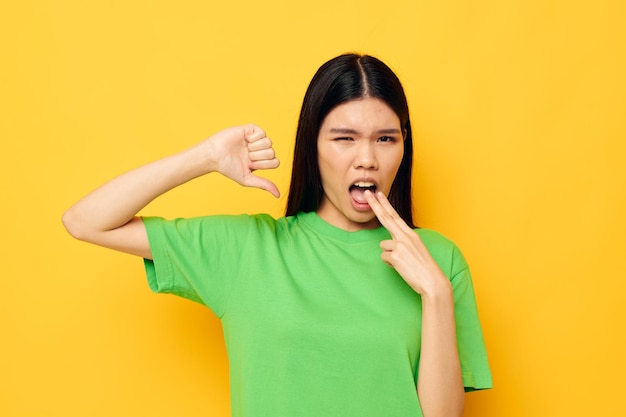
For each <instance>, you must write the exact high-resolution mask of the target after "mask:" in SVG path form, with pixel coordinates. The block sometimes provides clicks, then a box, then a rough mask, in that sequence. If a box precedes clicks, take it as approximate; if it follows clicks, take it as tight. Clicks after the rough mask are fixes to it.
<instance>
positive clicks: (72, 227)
mask: <svg viewBox="0 0 626 417" xmlns="http://www.w3.org/2000/svg"><path fill="white" fill-rule="evenodd" d="M206 161H207V158H206V152H204V150H203V149H202V148H201V147H200V146H196V147H194V148H191V149H188V150H185V151H183V152H180V153H178V154H175V155H172V156H169V157H166V158H164V159H161V160H158V161H155V162H152V163H150V164H148V165H145V166H142V167H140V168H136V169H134V170H132V171H130V172H127V173H126V174H123V175H121V176H119V177H117V178H115V179H113V180H111V181H109V182H107V183H105V184H104V185H102V186H101V187H99V188H97V189H96V190H94V191H93V192H91V193H90V194H88V195H87V196H85V197H84V198H82V199H81V200H80V201H78V202H77V203H76V204H74V205H73V206H72V207H71V208H70V209H69V210H67V212H66V213H65V214H64V216H63V223H64V225H65V227H66V228H67V230H68V231H69V232H70V233H71V234H72V235H73V236H75V237H77V238H79V239H82V240H87V241H94V240H97V235H98V234H99V233H103V232H107V231H110V230H113V229H116V228H119V227H121V226H123V225H125V224H127V223H128V222H129V221H131V220H132V219H133V217H134V216H135V215H136V214H137V213H138V212H139V211H140V210H141V209H142V208H143V207H145V206H146V205H147V204H148V203H150V202H151V201H152V200H154V199H155V198H156V197H158V196H159V195H161V194H163V193H165V192H167V191H169V190H171V189H172V188H174V187H176V186H178V185H181V184H183V183H185V182H187V181H189V180H191V179H193V178H195V177H198V176H200V175H202V174H204V173H207V172H209V171H210V170H211V167H210V166H208V165H207V162H206ZM94 243H98V242H97V241H95V242H94Z"/></svg>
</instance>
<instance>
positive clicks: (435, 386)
mask: <svg viewBox="0 0 626 417" xmlns="http://www.w3.org/2000/svg"><path fill="white" fill-rule="evenodd" d="M365 195H366V197H367V201H368V203H369V205H370V207H371V208H372V210H374V213H376V216H377V217H378V220H379V221H380V223H381V224H382V225H383V226H385V228H386V229H387V230H388V231H389V233H390V234H391V236H392V239H393V240H385V241H382V242H381V248H382V249H383V253H382V254H381V258H382V260H383V261H384V262H385V263H387V264H388V265H390V266H392V267H393V268H394V269H395V270H396V271H397V272H398V273H399V274H400V275H401V276H402V278H404V280H405V281H406V282H407V284H409V285H410V286H411V288H413V289H414V290H415V291H416V292H417V293H419V294H420V295H421V296H422V348H421V354H420V365H419V371H418V382H417V395H418V397H419V400H420V403H421V406H422V411H423V413H424V417H459V416H461V415H462V414H463V408H464V405H465V397H464V388H463V380H462V377H461V365H460V361H459V353H458V349H457V341H456V323H455V319H454V297H453V294H452V285H451V284H450V281H449V280H448V278H446V276H445V275H444V274H443V272H442V271H441V269H440V268H439V266H438V265H437V263H436V262H435V261H434V260H433V259H432V257H431V256H430V253H429V252H428V249H427V248H426V247H425V246H424V243H423V242H422V240H421V239H420V237H419V236H418V235H417V234H416V233H415V232H414V231H413V230H412V229H411V228H410V227H409V226H408V225H407V224H406V223H405V222H404V220H402V218H400V216H399V215H398V214H397V213H396V211H395V210H394V208H393V207H392V206H391V204H389V202H388V201H387V199H386V198H385V196H384V195H382V194H381V193H376V194H373V193H371V192H369V191H366V192H365Z"/></svg>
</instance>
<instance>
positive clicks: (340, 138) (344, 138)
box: [334, 137, 352, 140]
mask: <svg viewBox="0 0 626 417" xmlns="http://www.w3.org/2000/svg"><path fill="white" fill-rule="evenodd" d="M334 140H352V138H349V137H339V138H335V139H334Z"/></svg>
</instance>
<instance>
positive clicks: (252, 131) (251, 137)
mask: <svg viewBox="0 0 626 417" xmlns="http://www.w3.org/2000/svg"><path fill="white" fill-rule="evenodd" d="M244 136H245V138H246V141H247V142H248V143H254V142H257V141H259V140H261V139H263V138H265V137H267V136H266V134H265V131H264V130H263V129H261V128H260V127H259V126H257V125H253V124H249V125H246V126H244Z"/></svg>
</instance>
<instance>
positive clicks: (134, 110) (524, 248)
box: [0, 0, 626, 417]
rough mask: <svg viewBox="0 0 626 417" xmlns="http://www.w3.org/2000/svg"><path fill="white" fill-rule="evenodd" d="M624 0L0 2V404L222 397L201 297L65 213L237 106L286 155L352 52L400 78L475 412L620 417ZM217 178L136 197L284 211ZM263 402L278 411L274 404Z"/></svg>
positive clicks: (124, 408) (422, 213) (168, 409)
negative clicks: (458, 313) (485, 354)
mask: <svg viewBox="0 0 626 417" xmlns="http://www.w3.org/2000/svg"><path fill="white" fill-rule="evenodd" d="M624 11H625V10H624V6H623V2H621V1H619V0H614V1H609V0H599V1H555V0H548V1H545V0H526V1H523V0H512V1H502V0H466V1H462V0H458V1H452V0H440V1H401V0H389V1H378V0H376V1H374V0H370V1H363V0H353V1H341V0H319V1H316V2H295V1H266V2H259V1H251V0H247V1H239V2H237V1H233V2H219V3H218V2H212V1H199V0H197V1H185V0H181V1H177V2H172V1H148V0H140V1H128V0H126V1H122V0H112V1H106V2H104V1H97V2H90V1H78V0H74V1H69V0H57V1H52V0H51V1H43V0H40V1H19V2H18V1H15V2H8V1H6V2H3V4H2V6H0V36H1V39H2V41H1V44H0V52H1V59H2V62H1V63H0V64H1V65H0V72H1V84H0V100H1V108H0V137H1V138H2V147H1V148H0V169H1V170H2V172H1V176H0V193H1V196H2V197H1V198H2V204H1V210H2V220H3V226H2V243H1V245H2V246H1V251H0V256H1V258H2V272H1V275H0V276H1V282H0V285H1V291H0V332H1V333H0V334H1V337H2V339H1V343H0V415H2V416H64V417H69V416H144V415H150V416H155V417H156V416H175V415H181V416H182V415H184V416H188V417H191V416H227V415H228V410H229V406H228V398H227V396H228V388H227V363H226V358H225V353H224V347H223V343H222V341H221V330H220V328H219V322H218V321H217V320H216V319H214V318H213V317H212V316H211V314H210V313H209V311H208V310H206V309H204V308H202V307H201V306H200V305H196V304H194V303H192V302H188V301H185V300H181V299H177V298H175V297H171V296H156V295H153V294H152V293H151V292H149V290H148V288H147V285H146V283H145V279H144V275H143V269H142V264H141V261H140V260H139V259H135V258H133V257H131V256H127V255H123V254H118V253H114V252H110V251H107V250H104V249H100V248H97V247H92V246H90V245H87V244H84V243H81V242H78V241H75V240H72V239H71V238H70V237H69V235H67V234H66V233H65V231H64V230H63V228H62V225H61V221H60V218H61V214H62V213H63V211H64V210H65V209H66V208H67V207H68V206H70V205H71V204H72V203H73V202H74V201H76V200H77V199H78V198H80V197H81V196H82V195H84V194H86V193H87V192H88V191H90V190H91V189H93V188H94V187H96V186H97V185H99V184H100V183H102V182H104V181H106V180H107V179H109V178H111V177H113V176H115V175H117V174H119V173H121V172H123V171H125V170H128V169H130V168H133V167H135V166H138V165H140V164H143V163H146V162H148V161H151V160H154V159H156V158H159V157H162V156H165V155H168V154H171V153H173V152H175V151H178V150H180V149H183V148H185V147H187V146H191V145H192V144H194V143H196V142H198V141H199V140H201V139H203V138H204V137H206V136H208V135H210V134H211V133H213V132H215V131H216V130H218V129H220V128H222V127H226V126H230V125H233V124H240V123H246V122H255V123H257V124H259V125H261V126H263V127H264V128H265V129H266V130H267V132H268V134H269V135H270V136H271V137H272V138H273V139H274V140H275V143H276V149H277V152H278V154H279V156H280V158H281V159H282V161H283V165H282V166H281V168H280V169H278V170H277V171H274V172H271V173H268V174H267V176H268V177H270V178H272V179H273V180H274V181H275V182H276V183H277V185H278V186H279V188H280V189H281V191H282V192H283V194H286V192H287V187H288V180H289V175H290V169H291V167H290V160H291V157H292V146H293V142H292V141H293V137H294V131H295V127H296V120H297V115H298V111H299V106H300V103H301V100H302V97H303V94H304V91H305V88H306V86H307V84H308V82H309V80H310V78H311V76H312V75H313V73H314V71H315V70H316V69H317V67H318V66H319V65H320V64H321V63H322V62H324V61H325V60H327V59H329V58H331V57H333V56H335V55H337V54H339V53H342V52H345V51H352V50H356V51H359V52H367V53H371V54H374V55H377V56H379V57H380V58H382V59H383V60H385V61H386V62H387V63H388V64H389V65H390V66H391V67H392V68H394V69H395V70H396V72H397V73H398V74H399V76H400V78H401V79H402V80H403V83H404V85H405V88H406V90H407V93H408V96H409V104H410V106H411V111H412V118H413V126H414V131H415V135H416V139H415V140H416V144H417V146H416V148H417V156H416V165H415V169H416V173H415V179H416V183H415V196H416V206H417V217H418V220H419V224H421V225H422V226H424V227H429V228H434V229H437V230H439V231H441V232H443V233H444V234H446V235H447V236H449V237H450V238H452V239H453V240H454V241H455V242H456V243H457V244H459V246H460V247H461V248H462V249H463V250H464V252H465V254H466V257H467V258H468V260H469V262H470V264H471V266H472V270H473V273H474V276H475V286H476V291H477V296H478V301H479V306H480V313H481V317H482V322H483V325H484V331H485V338H486V343H487V346H488V350H489V356H490V361H491V366H492V369H493V376H494V383H495V389H493V390H491V391H485V392H479V393H473V394H469V395H468V397H467V412H466V416H468V417H518V416H520V417H521V416H523V417H527V416H551V417H552V416H592V415H595V416H617V415H622V414H623V406H622V398H621V397H622V396H623V391H624V375H625V374H626V366H625V365H624V360H623V355H624V352H625V351H626V344H625V343H624V319H625V318H626V317H625V314H624V302H623V298H624V293H625V292H626V279H625V278H626V276H625V275H626V274H625V271H626V266H625V264H624V259H625V257H624V250H625V249H626V239H625V236H626V227H625V226H626V221H625V220H624V215H625V213H626V196H625V195H626V169H625V164H624V157H625V156H626V152H625V151H626V149H625V148H626V146H625V145H624V139H625V137H626V135H625V133H626V123H625V120H624V119H625V117H624V116H625V115H626V98H625V97H626V82H625V80H624V74H625V73H626V59H625V54H624V44H625V40H626V36H625V35H626V29H624V24H623V22H624V19H625V17H626V16H625V13H624ZM284 205H285V199H284V198H281V199H280V200H275V199H273V198H272V197H271V196H270V195H269V194H267V193H264V192H262V191H258V190H253V189H243V188H240V187H238V186H237V185H235V184H233V183H229V182H227V181H225V180H223V179H220V178H217V177H215V176H209V177H207V178H203V179H199V180H196V181H195V182H192V183H189V184H187V185H185V186H183V187H181V188H179V189H176V190H174V191H172V192H171V193H169V194H167V195H166V196H164V197H162V198H160V199H159V200H157V201H156V202H154V203H153V204H152V205H150V206H149V207H148V208H147V209H146V210H145V212H144V213H145V214H158V215H162V216H165V217H174V216H195V215H201V214H210V213H239V212H243V211H246V212H259V211H260V212H269V213H271V214H273V215H276V216H278V215H280V214H281V212H282V210H283V209H284ZM277 417H278V416H277Z"/></svg>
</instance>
